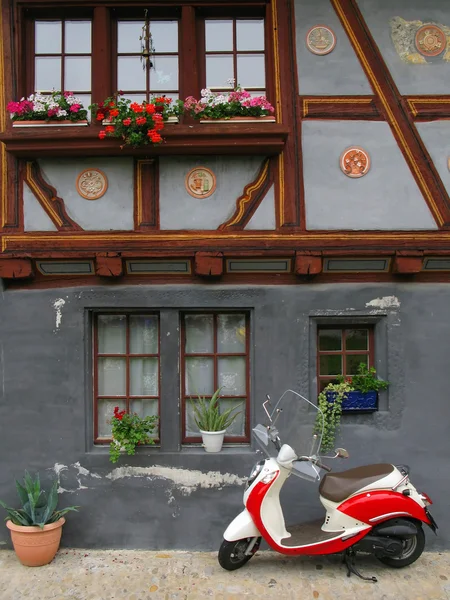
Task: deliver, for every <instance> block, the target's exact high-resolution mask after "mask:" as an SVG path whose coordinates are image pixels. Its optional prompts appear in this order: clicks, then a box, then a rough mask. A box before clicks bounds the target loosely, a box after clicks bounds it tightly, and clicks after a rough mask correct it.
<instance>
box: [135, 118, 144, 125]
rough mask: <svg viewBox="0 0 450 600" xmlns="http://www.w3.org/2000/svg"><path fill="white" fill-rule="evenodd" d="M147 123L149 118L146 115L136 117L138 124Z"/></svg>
mask: <svg viewBox="0 0 450 600" xmlns="http://www.w3.org/2000/svg"><path fill="white" fill-rule="evenodd" d="M146 123H147V119H146V118H145V117H138V118H137V119H136V125H145V124H146Z"/></svg>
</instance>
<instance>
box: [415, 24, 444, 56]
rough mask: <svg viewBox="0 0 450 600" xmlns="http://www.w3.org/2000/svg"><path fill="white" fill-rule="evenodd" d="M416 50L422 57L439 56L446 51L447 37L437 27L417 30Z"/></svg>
mask: <svg viewBox="0 0 450 600" xmlns="http://www.w3.org/2000/svg"><path fill="white" fill-rule="evenodd" d="M415 41H416V48H417V51H418V52H419V53H420V54H422V56H438V54H440V53H441V52H443V51H444V50H445V47H446V45H447V37H446V35H445V33H444V32H443V31H442V29H441V28H440V27H438V26H437V25H424V26H423V27H420V29H418V30H417V33H416V40H415Z"/></svg>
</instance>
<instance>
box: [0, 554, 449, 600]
mask: <svg viewBox="0 0 450 600" xmlns="http://www.w3.org/2000/svg"><path fill="white" fill-rule="evenodd" d="M359 567H360V569H361V571H362V572H363V574H365V575H375V576H376V577H378V583H370V582H365V581H361V580H360V579H357V578H356V577H355V576H353V575H352V577H350V578H348V577H347V576H346V569H345V566H344V565H343V564H342V559H341V558H340V557H339V556H331V557H321V556H319V557H295V558H291V557H284V556H281V555H279V554H276V553H273V552H268V551H267V552H258V553H257V555H256V556H255V557H253V558H252V560H251V561H250V562H249V563H248V564H247V565H246V566H244V567H242V568H241V569H239V570H237V571H234V572H228V571H224V570H223V569H222V568H221V567H220V566H219V564H218V563H217V553H216V552H214V553H212V552H173V551H160V552H149V551H135V550H80V549H76V550H71V549H67V548H61V549H60V551H59V552H58V554H57V556H56V558H55V559H54V561H53V562H52V563H51V564H49V565H46V566H44V567H39V568H29V567H24V566H22V565H21V564H20V563H19V562H18V560H17V558H16V556H15V554H14V552H12V551H9V550H0V600H26V599H29V600H197V599H198V600H200V599H202V600H203V599H206V600H207V599H208V598H212V599H214V600H240V599H241V598H257V599H258V600H266V599H267V600H270V599H272V598H277V599H278V600H279V599H282V600H309V599H311V600H360V599H363V600H450V553H439V552H436V553H430V552H429V553H424V554H423V555H422V557H421V558H420V559H419V560H418V561H417V562H416V563H415V564H414V565H412V566H410V567H406V568H404V569H389V568H387V567H385V566H383V565H382V564H381V563H379V562H378V561H377V560H376V559H374V558H372V557H369V556H361V557H360V560H359Z"/></svg>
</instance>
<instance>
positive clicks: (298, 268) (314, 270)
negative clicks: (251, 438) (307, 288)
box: [295, 251, 322, 275]
mask: <svg viewBox="0 0 450 600" xmlns="http://www.w3.org/2000/svg"><path fill="white" fill-rule="evenodd" d="M321 272H322V254H321V253H320V252H309V251H305V252H296V253H295V274H296V275H318V274H319V273H321Z"/></svg>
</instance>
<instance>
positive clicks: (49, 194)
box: [23, 161, 83, 231]
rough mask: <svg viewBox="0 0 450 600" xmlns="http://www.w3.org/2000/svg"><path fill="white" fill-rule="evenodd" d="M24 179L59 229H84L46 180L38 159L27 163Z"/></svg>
mask: <svg viewBox="0 0 450 600" xmlns="http://www.w3.org/2000/svg"><path fill="white" fill-rule="evenodd" d="M23 181H24V182H25V183H26V184H27V185H28V187H29V188H30V190H31V192H32V193H33V195H34V197H35V198H36V200H37V201H38V202H39V204H40V205H41V206H42V208H43V209H44V210H45V212H46V213H47V215H48V216H49V217H50V219H51V221H52V223H53V224H54V225H55V227H56V228H57V229H58V231H83V228H82V227H80V226H79V225H78V223H75V221H74V220H73V219H71V218H70V217H69V215H68V214H67V212H66V207H65V205H64V200H63V199H62V198H60V197H59V196H58V195H57V191H56V189H55V188H54V187H53V186H52V185H50V184H49V183H47V182H46V181H45V179H44V177H43V175H42V172H41V169H40V167H39V164H38V163H37V161H33V162H27V163H26V164H25V168H24V173H23Z"/></svg>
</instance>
